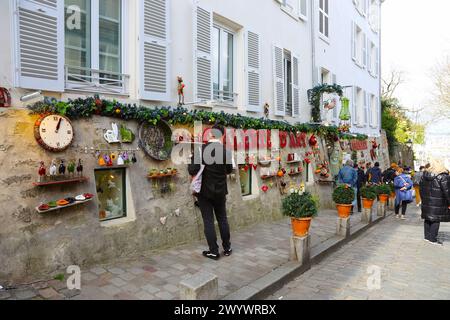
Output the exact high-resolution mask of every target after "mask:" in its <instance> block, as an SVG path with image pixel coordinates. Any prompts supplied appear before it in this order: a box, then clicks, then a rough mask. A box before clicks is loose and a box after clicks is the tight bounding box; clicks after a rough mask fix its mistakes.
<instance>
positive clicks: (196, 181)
mask: <svg viewBox="0 0 450 320" xmlns="http://www.w3.org/2000/svg"><path fill="white" fill-rule="evenodd" d="M203 170H205V165H203V164H202V165H200V170H199V172H197V174H196V175H195V177H194V178H193V179H192V182H191V191H192V193H193V194H198V193H200V190H201V189H202V175H203Z"/></svg>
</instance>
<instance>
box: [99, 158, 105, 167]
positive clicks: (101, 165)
mask: <svg viewBox="0 0 450 320" xmlns="http://www.w3.org/2000/svg"><path fill="white" fill-rule="evenodd" d="M98 165H99V166H100V167H104V166H106V161H105V158H104V157H103V156H102V155H99V157H98Z"/></svg>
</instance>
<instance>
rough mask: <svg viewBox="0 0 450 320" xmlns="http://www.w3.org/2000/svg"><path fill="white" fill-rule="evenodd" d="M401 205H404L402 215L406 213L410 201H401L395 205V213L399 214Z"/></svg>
mask: <svg viewBox="0 0 450 320" xmlns="http://www.w3.org/2000/svg"><path fill="white" fill-rule="evenodd" d="M400 207H402V215H405V214H406V208H407V207H408V202H405V201H402V203H399V204H397V205H396V206H395V214H399V212H400Z"/></svg>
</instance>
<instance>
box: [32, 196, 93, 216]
mask: <svg viewBox="0 0 450 320" xmlns="http://www.w3.org/2000/svg"><path fill="white" fill-rule="evenodd" d="M90 201H92V198H91V199H86V200H84V201H75V202H74V203H71V204H68V205H66V206H57V207H54V208H50V209H48V210H39V207H36V211H37V212H39V213H47V212H52V211H57V210H61V209H64V208H69V207H74V206H78V205H80V204H83V203H86V202H90Z"/></svg>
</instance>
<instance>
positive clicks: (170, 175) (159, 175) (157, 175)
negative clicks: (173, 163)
mask: <svg viewBox="0 0 450 320" xmlns="http://www.w3.org/2000/svg"><path fill="white" fill-rule="evenodd" d="M176 176H177V173H168V174H156V175H154V176H150V175H148V176H147V178H149V179H152V180H154V179H163V178H169V177H176Z"/></svg>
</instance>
